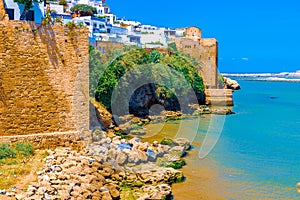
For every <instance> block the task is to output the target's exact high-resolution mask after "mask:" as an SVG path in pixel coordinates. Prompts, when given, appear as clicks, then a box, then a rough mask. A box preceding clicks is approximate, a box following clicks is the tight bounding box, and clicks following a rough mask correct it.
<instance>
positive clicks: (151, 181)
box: [15, 131, 190, 200]
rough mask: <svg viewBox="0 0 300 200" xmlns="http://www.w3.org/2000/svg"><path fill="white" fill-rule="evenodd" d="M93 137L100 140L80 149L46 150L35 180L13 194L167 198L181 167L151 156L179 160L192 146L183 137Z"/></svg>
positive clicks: (179, 178)
mask: <svg viewBox="0 0 300 200" xmlns="http://www.w3.org/2000/svg"><path fill="white" fill-rule="evenodd" d="M93 137H94V140H95V138H96V139H97V140H98V141H97V142H93V143H91V144H88V145H87V146H86V148H84V149H83V150H81V151H75V150H72V149H71V148H57V149H55V150H54V151H51V150H48V153H49V156H47V157H46V158H45V167H44V169H43V170H41V171H39V172H37V174H38V181H37V182H34V183H31V184H30V185H29V187H28V189H27V191H26V192H23V193H19V194H16V195H15V198H16V199H22V200H23V199H46V200H48V199H49V200H50V199H103V200H110V199H126V195H128V193H131V195H133V196H134V198H135V199H139V200H143V199H165V198H167V197H170V195H171V184H172V183H176V182H180V181H182V180H183V174H182V172H181V171H178V170H175V169H173V168H169V167H165V166H158V165H157V163H155V161H157V160H158V158H165V157H168V156H169V157H172V158H171V159H174V158H175V160H178V159H180V157H181V156H182V155H183V154H184V153H185V151H186V150H188V149H189V147H190V144H189V142H188V141H187V140H186V139H176V140H174V141H173V143H172V145H162V144H159V143H158V142H153V144H149V143H148V142H141V141H140V139H138V138H132V139H130V140H125V139H121V138H120V137H119V136H115V137H113V138H109V137H107V136H106V134H105V132H102V131H98V132H97V133H96V134H94V135H93ZM169 161H170V159H169V160H168V162H169ZM128 188H129V190H128Z"/></svg>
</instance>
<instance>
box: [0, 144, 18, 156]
mask: <svg viewBox="0 0 300 200" xmlns="http://www.w3.org/2000/svg"><path fill="white" fill-rule="evenodd" d="M15 157H16V151H15V149H13V148H12V147H11V146H10V144H9V143H2V144H0V159H4V158H15Z"/></svg>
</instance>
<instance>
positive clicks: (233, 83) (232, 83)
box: [224, 77, 241, 90]
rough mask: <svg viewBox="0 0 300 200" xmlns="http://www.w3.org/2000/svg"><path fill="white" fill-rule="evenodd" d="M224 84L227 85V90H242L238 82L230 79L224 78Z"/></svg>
mask: <svg viewBox="0 0 300 200" xmlns="http://www.w3.org/2000/svg"><path fill="white" fill-rule="evenodd" d="M224 84H225V88H226V89H232V90H239V89H241V86H240V84H239V83H238V82H237V81H235V80H232V79H230V78H226V77H224Z"/></svg>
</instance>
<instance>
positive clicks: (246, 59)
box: [241, 58, 249, 61]
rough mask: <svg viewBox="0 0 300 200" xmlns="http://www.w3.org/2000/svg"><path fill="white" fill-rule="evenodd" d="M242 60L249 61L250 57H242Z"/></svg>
mask: <svg viewBox="0 0 300 200" xmlns="http://www.w3.org/2000/svg"><path fill="white" fill-rule="evenodd" d="M241 59H242V60H244V61H248V60H249V58H241Z"/></svg>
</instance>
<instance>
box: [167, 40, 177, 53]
mask: <svg viewBox="0 0 300 200" xmlns="http://www.w3.org/2000/svg"><path fill="white" fill-rule="evenodd" d="M168 50H169V51H171V52H174V53H178V49H177V46H176V43H175V42H171V43H169V44H168Z"/></svg>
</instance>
